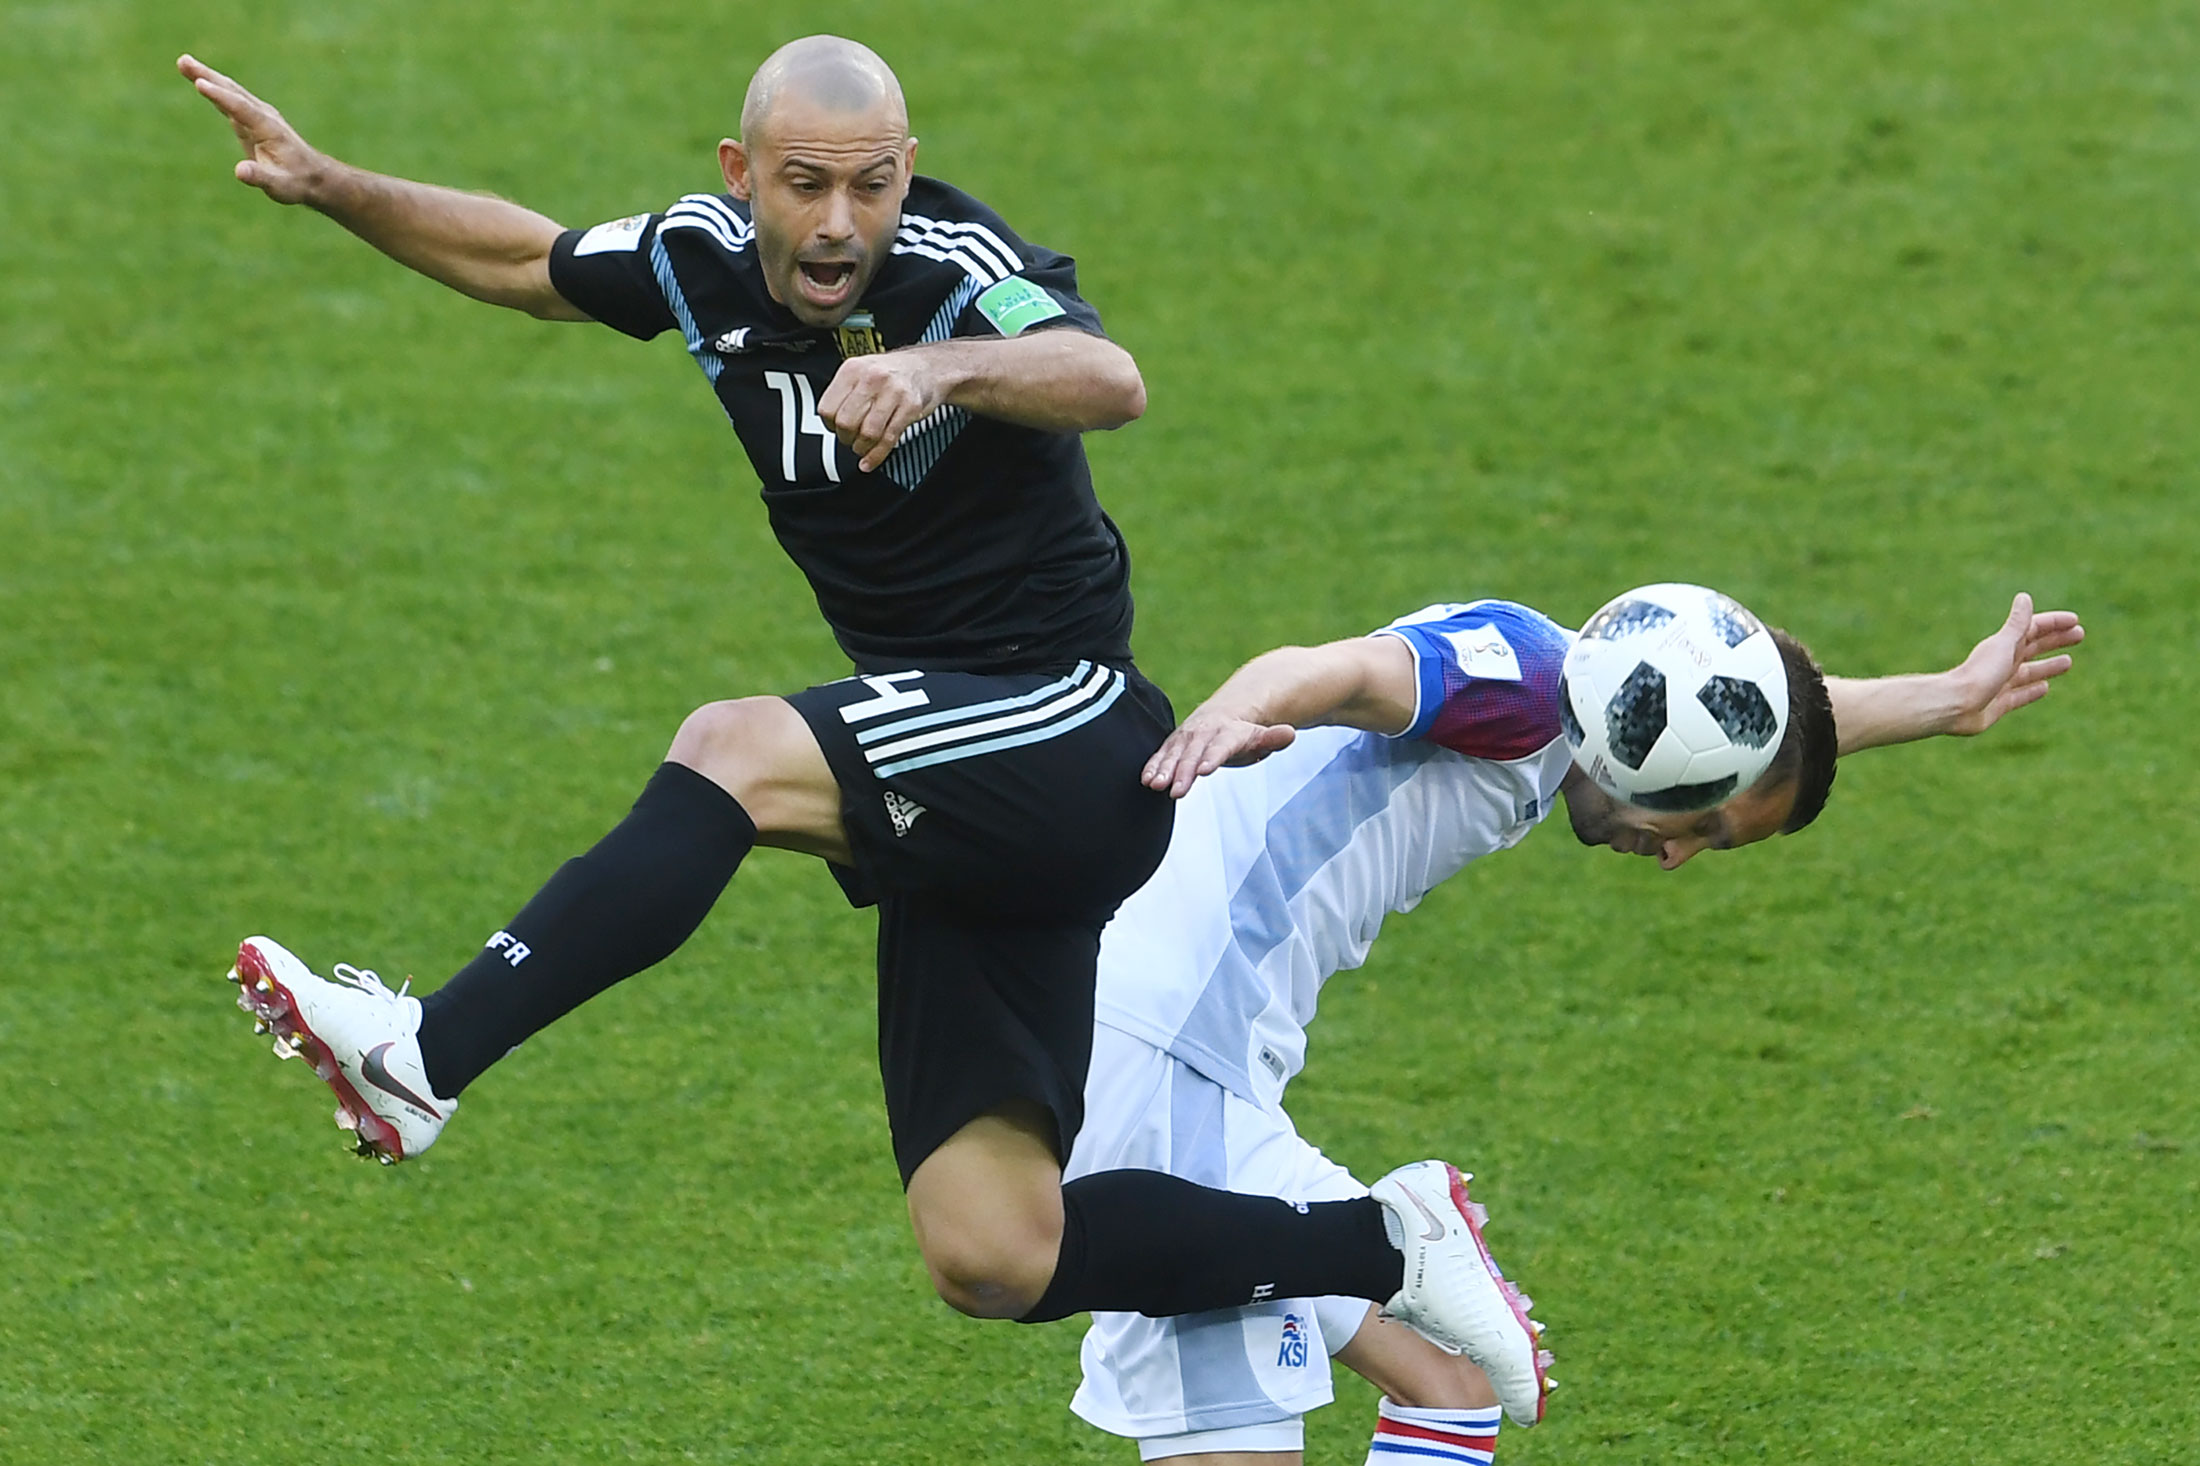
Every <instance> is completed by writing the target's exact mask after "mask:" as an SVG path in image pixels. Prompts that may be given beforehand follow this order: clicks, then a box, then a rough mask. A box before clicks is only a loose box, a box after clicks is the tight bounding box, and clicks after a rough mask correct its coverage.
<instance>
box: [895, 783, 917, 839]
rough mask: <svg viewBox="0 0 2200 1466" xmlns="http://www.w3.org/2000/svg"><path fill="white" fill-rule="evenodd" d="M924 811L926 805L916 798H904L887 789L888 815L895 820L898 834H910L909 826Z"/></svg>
mask: <svg viewBox="0 0 2200 1466" xmlns="http://www.w3.org/2000/svg"><path fill="white" fill-rule="evenodd" d="M923 813H924V806H923V805H921V804H919V803H917V802H916V801H915V800H914V799H904V798H902V797H901V796H900V795H899V794H896V793H895V792H894V791H893V790H891V789H889V790H887V791H886V817H887V818H888V819H890V820H892V821H893V822H894V833H895V834H896V835H897V836H899V835H906V834H908V833H909V827H910V826H911V825H913V824H915V823H916V822H917V816H918V815H920V814H923Z"/></svg>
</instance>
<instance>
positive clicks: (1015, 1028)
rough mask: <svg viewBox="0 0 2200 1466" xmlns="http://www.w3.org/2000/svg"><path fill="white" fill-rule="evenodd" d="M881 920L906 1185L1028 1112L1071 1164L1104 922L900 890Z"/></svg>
mask: <svg viewBox="0 0 2200 1466" xmlns="http://www.w3.org/2000/svg"><path fill="white" fill-rule="evenodd" d="M878 918H879V928H878V929H879V949H878V1016H879V1075H880V1078H881V1079H882V1080H883V1082H884V1085H885V1091H886V1115H887V1120H888V1123H889V1125H890V1126H891V1128H892V1131H893V1142H894V1160H895V1164H896V1165H897V1166H899V1168H900V1170H901V1176H902V1183H903V1184H904V1185H907V1184H908V1182H909V1180H910V1178H911V1177H912V1176H913V1175H914V1174H915V1172H916V1170H917V1167H918V1166H919V1165H921V1164H923V1162H924V1161H925V1160H926V1158H928V1157H929V1156H930V1155H931V1154H932V1153H933V1152H934V1151H935V1150H937V1149H938V1148H939V1147H940V1146H941V1144H942V1143H944V1142H945V1141H946V1140H947V1139H948V1137H950V1136H952V1135H954V1134H955V1133H956V1132H957V1131H960V1130H961V1129H963V1127H964V1126H966V1125H968V1124H969V1123H970V1122H971V1121H972V1120H974V1119H976V1118H978V1117H979V1116H981V1115H987V1114H991V1113H994V1112H996V1111H998V1110H1001V1109H1002V1108H1003V1107H1004V1106H1007V1105H1010V1104H1012V1103H1015V1102H1023V1103H1026V1104H1028V1105H1030V1106H1032V1107H1034V1108H1035V1109H1036V1110H1037V1111H1039V1112H1040V1113H1041V1114H1042V1115H1043V1116H1044V1118H1045V1121H1046V1124H1045V1125H1044V1127H1043V1134H1044V1139H1045V1140H1046V1142H1047V1145H1048V1147H1049V1150H1050V1153H1051V1159H1052V1162H1053V1164H1055V1165H1056V1166H1059V1165H1060V1163H1061V1160H1062V1158H1063V1157H1064V1156H1065V1155H1066V1154H1067V1153H1068V1151H1069V1147H1070V1146H1071V1144H1072V1143H1073V1142H1074V1141H1075V1140H1076V1137H1077V1133H1078V1131H1079V1129H1080V1128H1081V1127H1082V1125H1083V1122H1084V1085H1085V1070H1086V1066H1087V1064H1088V1063H1089V1062H1090V1059H1091V1056H1092V1031H1093V1027H1092V1012H1093V981H1094V974H1095V971H1096V968H1097V964H1098V961H1099V952H1100V923H1099V922H1098V921H1097V920H1078V921H1061V922H1009V921H1001V920H997V919H992V918H989V917H987V916H986V915H984V914H982V913H980V912H977V911H974V910H972V909H971V908H970V907H968V906H965V905H963V904H962V903H960V902H956V901H949V900H944V899H941V898H938V897H934V896H930V895H922V894H920V895H907V894H899V893H887V894H885V895H882V896H881V897H880V899H879V913H878Z"/></svg>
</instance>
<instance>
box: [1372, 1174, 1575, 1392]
mask: <svg viewBox="0 0 2200 1466" xmlns="http://www.w3.org/2000/svg"><path fill="white" fill-rule="evenodd" d="M1469 1179H1470V1178H1468V1177H1466V1176H1463V1175H1461V1174H1460V1173H1459V1171H1458V1169H1457V1168H1456V1167H1453V1166H1448V1165H1446V1164H1444V1162H1442V1161H1416V1162H1415V1163H1414V1164H1412V1165H1410V1166H1400V1167H1399V1168H1398V1169H1397V1170H1395V1171H1392V1172H1391V1173H1390V1174H1389V1175H1387V1176H1385V1177H1383V1179H1382V1180H1380V1181H1377V1182H1376V1183H1375V1185H1374V1188H1373V1189H1372V1190H1371V1191H1370V1192H1369V1195H1371V1196H1373V1197H1374V1198H1375V1199H1376V1200H1377V1201H1379V1202H1381V1203H1382V1204H1383V1206H1384V1208H1385V1209H1386V1210H1387V1211H1388V1212H1389V1213H1390V1216H1391V1218H1392V1219H1393V1220H1394V1221H1395V1222H1396V1224H1397V1225H1396V1233H1395V1234H1394V1237H1395V1240H1396V1241H1397V1242H1398V1250H1399V1251H1401V1252H1403V1253H1404V1254H1405V1259H1406V1270H1405V1286H1404V1287H1402V1288H1400V1289H1399V1290H1398V1296H1397V1297H1395V1298H1393V1299H1391V1300H1390V1301H1389V1302H1388V1303H1386V1304H1384V1305H1383V1316H1384V1317H1385V1318H1394V1319H1397V1320H1398V1321H1399V1322H1400V1323H1403V1324H1405V1325H1407V1326H1408V1327H1410V1328H1411V1329H1413V1331H1414V1332H1415V1333H1418V1334H1419V1335H1421V1337H1422V1338H1424V1339H1427V1340H1428V1341H1429V1342H1430V1343H1432V1344H1434V1345H1435V1346H1436V1347H1437V1348H1439V1349H1442V1350H1444V1351H1445V1352H1446V1353H1449V1354H1464V1355H1466V1356H1467V1358H1469V1359H1471V1360H1473V1361H1474V1364H1475V1367H1476V1368H1478V1369H1480V1370H1481V1371H1482V1372H1483V1373H1484V1374H1486V1375H1488V1376H1489V1380H1490V1385H1491V1386H1492V1387H1493V1388H1494V1389H1495V1390H1496V1391H1497V1398H1498V1401H1499V1403H1501V1404H1502V1405H1503V1406H1504V1407H1505V1413H1506V1414H1507V1415H1509V1416H1511V1417H1512V1420H1513V1423H1514V1424H1516V1425H1534V1424H1535V1423H1536V1422H1538V1421H1540V1420H1541V1419H1542V1418H1543V1397H1544V1395H1545V1394H1547V1393H1548V1392H1549V1390H1550V1382H1549V1378H1548V1376H1547V1375H1545V1373H1544V1370H1545V1369H1546V1368H1548V1367H1549V1365H1550V1362H1551V1355H1550V1351H1548V1350H1546V1349H1543V1348H1540V1347H1538V1345H1539V1343H1540V1340H1541V1336H1542V1333H1543V1326H1542V1325H1541V1324H1539V1323H1537V1322H1535V1321H1534V1320H1533V1319H1531V1318H1529V1317H1528V1310H1529V1308H1530V1307H1532V1306H1533V1305H1532V1304H1531V1302H1530V1301H1529V1299H1528V1298H1526V1297H1525V1296H1523V1295H1522V1293H1521V1292H1520V1290H1519V1289H1518V1288H1515V1287H1514V1286H1513V1285H1512V1284H1511V1283H1509V1282H1507V1281H1506V1280H1505V1275H1504V1274H1503V1273H1502V1272H1500V1271H1498V1267H1497V1263H1496V1262H1495V1261H1494V1260H1493V1259H1492V1258H1491V1257H1490V1250H1489V1248H1488V1247H1487V1246H1486V1245H1484V1243H1483V1241H1482V1222H1483V1220H1484V1218H1485V1217H1486V1216H1487V1215H1488V1214H1487V1213H1486V1212H1484V1211H1483V1209H1482V1208H1481V1206H1479V1205H1478V1204H1476V1203H1475V1202H1472V1201H1469V1200H1468V1199H1467V1181H1468V1180H1469Z"/></svg>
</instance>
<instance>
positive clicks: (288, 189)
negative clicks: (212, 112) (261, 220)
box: [176, 56, 588, 321]
mask: <svg viewBox="0 0 2200 1466" xmlns="http://www.w3.org/2000/svg"><path fill="white" fill-rule="evenodd" d="M176 69H177V70H178V71H180V72H182V73H183V75H184V76H185V77H186V78H188V79H189V80H190V82H191V84H192V85H193V86H194V87H196V88H197V89H198V93H199V95H200V96H202V97H204V98H206V100H207V101H209V102H212V103H213V104H214V106H215V108H216V109H217V110H218V111H220V113H221V114H222V116H224V117H226V118H227V119H228V120H229V125H230V127H231V128H232V129H233V130H234V131H235V132H236V134H237V141H238V142H239V143H240V144H242V145H243V147H244V160H243V161H242V162H240V163H238V164H237V181H238V182H240V183H245V184H249V185H251V186H252V187H254V188H257V189H259V190H260V191H261V192H262V193H264V194H266V195H267V196H268V197H269V198H271V199H273V200H275V202H277V203H279V204H304V205H305V206H306V207H308V208H310V209H315V210H318V211H319V212H321V213H323V214H326V215H328V216H329V217H330V218H331V219H334V220H335V221H336V222H337V223H339V224H341V225H343V226H344V227H345V228H346V229H349V230H350V231H351V232H352V233H354V234H356V235H358V236H359V237H360V238H361V239H364V240H365V241H366V242H367V243H369V244H371V245H373V246H374V247H375V248H376V249H378V250H380V251H382V253H384V254H386V255H388V256H389V257H390V258H391V259H393V260H396V261H397V262H398V263H399V264H401V265H406V266H409V267H410V268H412V269H415V270H418V271H419V272H420V273H421V274H423V275H426V276H427V277H428V278H429V279H431V280H436V281H440V282H441V283H443V284H445V285H448V286H450V287H451V288H452V289H453V290H456V291H459V292H460V293H462V294H465V295H470V296H472V297H473V298H474V299H476V300H485V301H487V302H489V303H490V304H491V305H502V306H509V307H511V308H512V309H514V310H523V311H526V312H527V313H528V314H529V315H532V316H539V317H541V318H542V319H544V320H554V321H585V320H587V319H588V316H587V315H586V314H584V313H583V312H581V311H580V310H577V309H576V308H574V307H573V306H572V305H571V304H569V303H568V302H567V301H566V300H565V298H564V297H563V296H561V295H559V294H558V292H557V291H556V290H555V289H554V288H553V287H552V286H551V284H550V246H551V245H552V244H554V243H556V242H557V238H558V235H559V234H560V233H562V232H563V230H562V229H561V227H560V226H559V225H558V223H557V222H556V221H555V220H552V219H546V218H544V217H543V216H542V215H540V214H538V213H535V212H534V211H533V210H531V209H523V208H521V207H520V206H519V205H518V204H515V203H510V202H508V201H506V200H504V199H500V198H492V197H490V196H489V195H487V194H478V193H465V192H462V191H461V190H459V189H455V188H439V187H437V186H436V185H434V184H428V183H412V182H409V181H407V180H405V179H402V178H390V177H387V176H385V175H383V174H380V173H369V172H367V171H366V170H365V169H362V168H354V167H352V166H351V165H350V164H348V163H344V162H341V161H339V160H338V159H335V158H332V157H330V156H329V155H328V154H326V153H323V152H320V151H318V150H317V149H315V148H313V147H311V146H310V145H308V144H307V142H306V140H305V139H304V138H302V137H300V136H299V135H298V131H297V129H295V128H293V127H292V126H291V125H290V124H289V123H288V122H285V121H284V120H283V114H282V113H280V112H278V111H276V110H275V109H274V108H273V107H271V106H269V105H268V104H267V103H265V102H263V101H261V100H260V99H259V98H258V97H256V96H254V95H252V93H250V92H248V91H246V90H245V89H244V88H243V87H241V86H239V85H238V84H237V83H236V82H234V81H232V80H231V79H230V78H228V77H226V76H224V75H222V74H221V73H220V72H218V71H216V70H214V69H213V68H212V67H211V66H208V65H206V64H205V63H204V62H202V61H200V60H198V59H197V58H196V57H192V56H182V57H179V58H177V61H176Z"/></svg>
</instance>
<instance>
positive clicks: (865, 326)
mask: <svg viewBox="0 0 2200 1466" xmlns="http://www.w3.org/2000/svg"><path fill="white" fill-rule="evenodd" d="M833 335H834V336H836V337H837V338H839V341H840V354H841V355H842V356H876V355H877V354H878V353H880V352H882V351H884V350H885V349H886V341H885V338H883V337H882V336H880V335H879V333H878V323H877V322H876V321H874V320H872V319H871V313H870V312H869V311H856V312H855V313H854V314H852V315H850V316H849V317H848V319H847V320H845V321H842V322H841V323H840V324H839V325H838V326H835V327H834V328H833Z"/></svg>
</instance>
